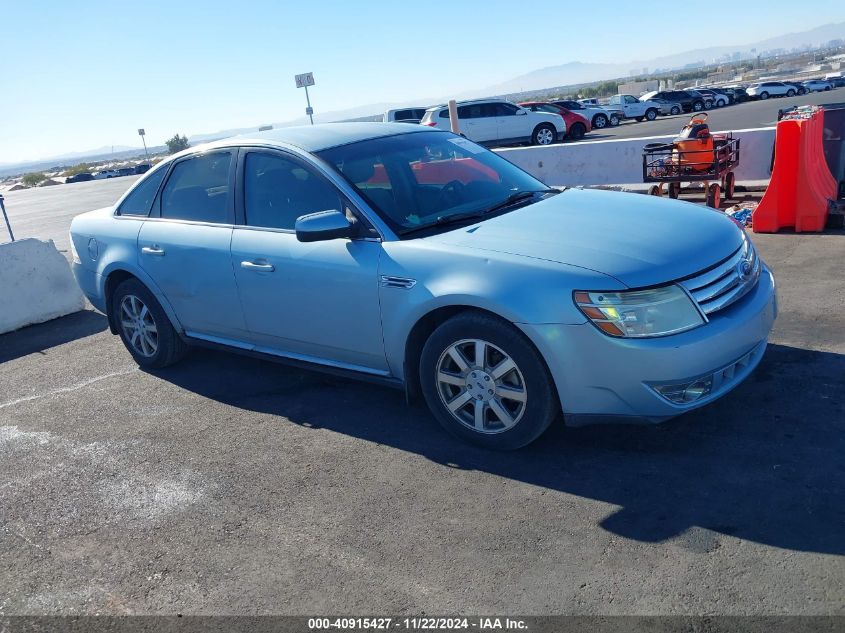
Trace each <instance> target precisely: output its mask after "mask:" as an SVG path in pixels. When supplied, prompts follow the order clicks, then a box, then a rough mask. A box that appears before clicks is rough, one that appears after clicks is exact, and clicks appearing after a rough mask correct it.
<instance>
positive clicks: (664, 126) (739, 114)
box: [584, 88, 845, 141]
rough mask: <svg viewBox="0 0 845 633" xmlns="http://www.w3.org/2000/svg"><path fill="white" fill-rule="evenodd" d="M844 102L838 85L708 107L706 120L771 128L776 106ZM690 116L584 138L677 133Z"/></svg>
mask: <svg viewBox="0 0 845 633" xmlns="http://www.w3.org/2000/svg"><path fill="white" fill-rule="evenodd" d="M843 101H845V88H838V89H836V90H831V91H829V92H814V93H812V94H808V95H801V96H796V97H780V98H775V97H772V98H770V99H766V100H765V101H759V100H758V101H748V102H746V103H738V104H735V105H732V106H726V107H723V108H712V109H710V110H707V115H708V123H709V125H710V129H711V130H713V131H714V132H717V131H724V130H747V129H752V128H760V127H772V126H774V125H775V124H776V123H777V119H778V110H779V109H783V108H788V107H790V106H800V105H821V104H825V103H839V102H843ZM690 116H691V114H680V115H677V116H660V117H658V118H657V120H656V121H643V122H641V123H638V122H637V121H633V120H628V121H625V122H623V123H622V124H621V125H619V126H617V127H613V128H605V129H603V130H594V131H593V132H591V133H590V134H588V135H587V136H586V137H585V139H584V140H594V141H599V140H612V139H621V138H638V137H647V136H665V135H668V134H677V133H678V132H679V131H680V129H681V128H682V127H683V126H684V124H685V123H686V122H687V121H689V119H690Z"/></svg>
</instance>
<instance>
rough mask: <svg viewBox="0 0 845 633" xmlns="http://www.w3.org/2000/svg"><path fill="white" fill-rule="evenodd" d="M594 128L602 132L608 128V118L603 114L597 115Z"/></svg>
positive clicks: (594, 119)
mask: <svg viewBox="0 0 845 633" xmlns="http://www.w3.org/2000/svg"><path fill="white" fill-rule="evenodd" d="M593 127H594V128H596V129H598V130H601V129H603V128H606V127H607V117H606V116H605V115H603V114H597V115H596V116H594V117H593Z"/></svg>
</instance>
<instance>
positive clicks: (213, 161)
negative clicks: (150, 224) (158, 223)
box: [161, 152, 232, 224]
mask: <svg viewBox="0 0 845 633" xmlns="http://www.w3.org/2000/svg"><path fill="white" fill-rule="evenodd" d="M231 165H232V154H231V153H230V152H211V153H208V154H201V155H199V156H195V157H193V158H188V159H186V160H182V161H179V162H178V163H176V165H174V166H173V170H172V171H171V173H170V177H169V178H168V179H167V183H166V184H165V185H164V189H163V190H162V192H161V217H163V218H169V219H174V220H192V221H196V222H212V223H217V224H223V223H227V222H228V221H229V214H228V200H229V171H230V167H231Z"/></svg>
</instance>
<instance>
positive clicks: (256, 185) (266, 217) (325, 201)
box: [244, 152, 343, 229]
mask: <svg viewBox="0 0 845 633" xmlns="http://www.w3.org/2000/svg"><path fill="white" fill-rule="evenodd" d="M342 208H343V207H342V205H341V201H340V196H339V195H338V192H337V189H335V187H334V186H333V185H332V184H330V183H329V182H327V181H326V180H324V179H322V178H320V177H319V176H317V175H316V174H315V173H314V172H312V171H311V170H310V169H306V168H305V167H303V166H302V165H300V164H299V163H298V162H296V161H293V160H290V159H288V158H285V157H283V156H279V155H276V154H265V153H261V152H250V153H249V154H247V155H246V165H245V166H244V209H245V211H246V223H247V225H248V226H260V227H265V228H271V229H293V228H294V227H295V225H296V219H297V218H298V217H300V216H303V215H307V214H309V213H316V212H317V211H329V210H332V209H333V210H340V209H342Z"/></svg>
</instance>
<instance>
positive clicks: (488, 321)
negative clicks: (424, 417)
mask: <svg viewBox="0 0 845 633" xmlns="http://www.w3.org/2000/svg"><path fill="white" fill-rule="evenodd" d="M420 383H421V387H422V392H423V395H424V396H425V400H426V403H427V404H428V407H429V409H431V412H432V414H434V417H435V418H437V420H438V422H440V424H441V425H442V426H443V427H444V428H445V429H446V430H447V431H449V432H450V433H452V434H454V435H456V436H458V437H460V438H461V439H464V440H467V441H469V442H471V443H473V444H477V445H479V446H483V447H485V448H491V449H499V450H513V449H517V448H521V447H523V446H525V445H526V444H529V443H531V442H533V441H534V440H535V439H537V438H538V437H539V436H540V435H541V434H542V433H543V432H544V431H545V430H546V429H547V428H548V427H549V425H550V424H551V423H552V421H553V420H554V419H555V417H556V416H557V414H558V410H559V405H558V399H557V394H556V391H555V389H554V384H553V383H552V380H551V377H550V376H549V372H548V370H547V368H546V364H545V362H544V361H543V358H542V357H541V356H540V354H539V352H537V350H536V349H535V348H534V346H533V345H532V344H531V343H530V341H528V339H527V338H526V337H525V336H524V335H523V334H522V333H521V332H519V331H518V330H517V329H516V328H515V327H514V326H513V325H511V324H509V323H506V322H505V321H502V320H500V319H498V318H496V317H494V316H491V315H487V314H483V313H478V312H465V313H463V314H459V315H458V316H456V317H453V318H451V319H449V320H448V321H446V322H445V323H443V324H442V325H440V327H438V328H437V329H436V330H435V331H434V332H433V333H432V335H431V336H430V337H429V339H428V341H426V343H425V346H424V347H423V351H422V357H421V359H420Z"/></svg>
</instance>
